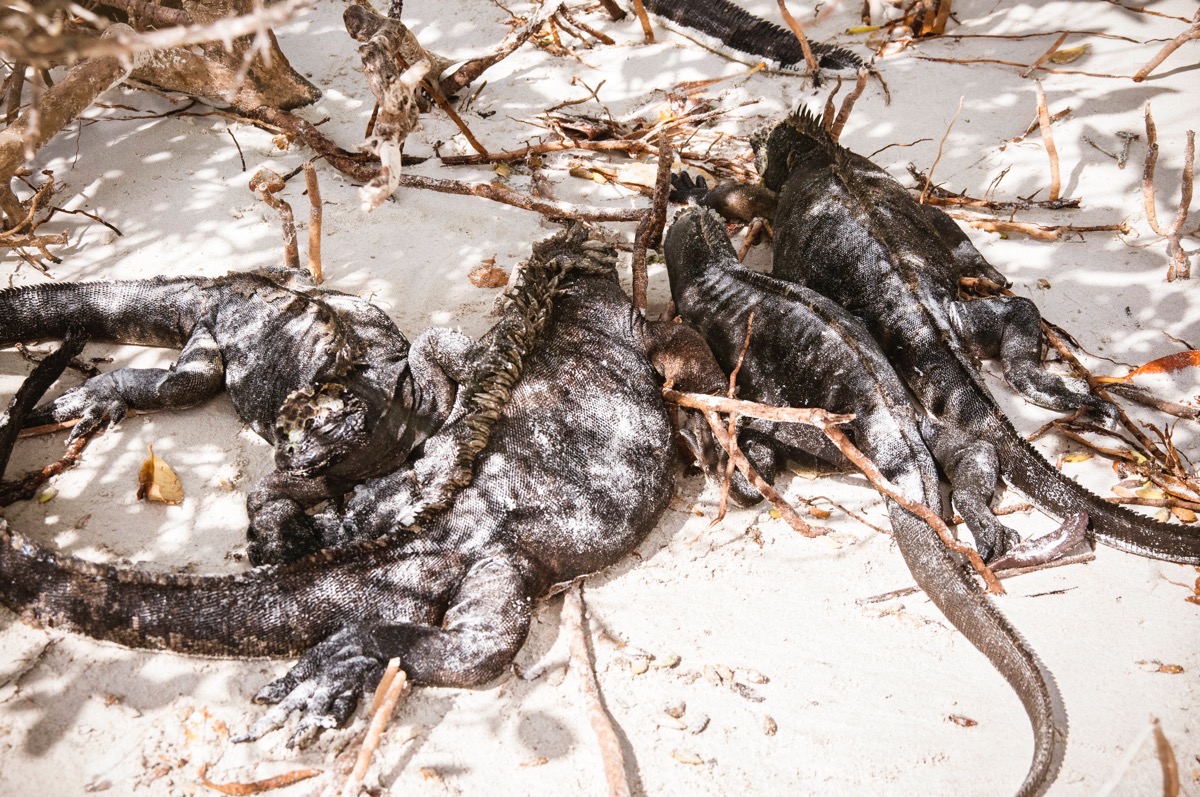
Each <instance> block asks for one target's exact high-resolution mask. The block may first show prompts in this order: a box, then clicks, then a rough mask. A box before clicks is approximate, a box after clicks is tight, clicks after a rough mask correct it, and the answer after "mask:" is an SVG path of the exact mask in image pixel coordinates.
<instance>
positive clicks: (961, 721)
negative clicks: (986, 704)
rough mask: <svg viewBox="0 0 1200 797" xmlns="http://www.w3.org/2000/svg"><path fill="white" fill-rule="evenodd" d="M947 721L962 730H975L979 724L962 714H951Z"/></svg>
mask: <svg viewBox="0 0 1200 797" xmlns="http://www.w3.org/2000/svg"><path fill="white" fill-rule="evenodd" d="M946 719H948V720H950V721H951V722H953V723H954V724H955V725H958V726H959V727H961V728H974V727H975V726H976V725H978V724H979V723H978V722H976V721H975V720H973V719H971V718H970V717H964V716H963V715H962V714H951V715H950V716H948V717H946Z"/></svg>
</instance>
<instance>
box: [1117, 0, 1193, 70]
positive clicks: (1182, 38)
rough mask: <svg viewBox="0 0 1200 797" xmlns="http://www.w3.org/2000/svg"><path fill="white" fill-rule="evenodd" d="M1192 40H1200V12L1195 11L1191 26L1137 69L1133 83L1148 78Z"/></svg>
mask: <svg viewBox="0 0 1200 797" xmlns="http://www.w3.org/2000/svg"><path fill="white" fill-rule="evenodd" d="M1192 39H1200V11H1197V12H1196V15H1195V16H1194V17H1192V24H1191V26H1190V27H1188V29H1187V30H1185V31H1184V32H1183V33H1180V34H1179V35H1178V36H1176V37H1175V38H1174V39H1172V40H1171V41H1169V42H1167V43H1166V44H1165V45H1164V46H1163V48H1162V49H1161V50H1159V51H1158V53H1157V54H1156V55H1155V56H1154V57H1153V58H1151V59H1150V60H1149V61H1148V62H1147V63H1146V65H1145V66H1144V67H1142V68H1141V69H1139V70H1138V71H1137V72H1136V73H1135V74H1134V76H1133V82H1134V83H1141V82H1142V81H1143V80H1145V79H1146V78H1148V77H1149V76H1150V73H1151V72H1153V71H1154V70H1155V69H1158V66H1159V64H1161V63H1162V62H1163V61H1165V60H1167V58H1168V57H1170V55H1171V53H1173V52H1175V51H1176V50H1178V49H1179V48H1180V47H1182V46H1183V45H1184V44H1186V43H1187V42H1189V41H1191V40H1192Z"/></svg>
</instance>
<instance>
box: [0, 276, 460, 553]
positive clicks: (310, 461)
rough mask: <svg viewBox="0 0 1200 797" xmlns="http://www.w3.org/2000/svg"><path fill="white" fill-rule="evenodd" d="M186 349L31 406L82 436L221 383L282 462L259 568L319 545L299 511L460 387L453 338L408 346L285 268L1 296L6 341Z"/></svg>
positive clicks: (257, 497)
mask: <svg viewBox="0 0 1200 797" xmlns="http://www.w3.org/2000/svg"><path fill="white" fill-rule="evenodd" d="M70 326H78V327H79V328H80V329H81V330H82V331H83V332H85V333H86V334H87V335H88V336H90V337H91V338H92V339H93V340H97V341H105V342H114V343H128V344H138V345H146V346H162V347H169V348H178V349H182V350H183V351H182V353H181V354H180V357H179V361H178V363H177V364H176V365H175V367H174V368H173V369H171V370H165V369H134V368H123V369H119V370H116V371H113V372H111V373H107V374H103V375H101V376H98V377H94V378H92V379H89V380H88V381H87V382H85V383H84V384H83V385H81V386H79V387H77V388H74V389H73V390H69V391H67V392H66V393H65V394H63V395H62V396H60V397H59V398H58V399H56V400H54V401H52V402H50V403H48V404H46V405H45V406H43V407H41V408H39V409H38V410H36V411H34V412H33V413H31V414H30V416H29V418H28V419H27V421H26V424H27V425H28V426H37V425H40V424H45V423H55V422H62V421H68V420H74V419H76V418H80V419H82V420H81V421H80V423H79V424H78V425H76V427H75V429H74V431H73V434H72V437H75V436H78V435H79V434H82V433H83V432H85V431H88V430H90V429H94V428H96V427H97V426H98V425H99V424H100V423H101V422H102V421H103V420H104V419H106V418H107V419H108V420H109V421H110V422H111V423H115V422H117V421H119V420H120V419H121V418H122V417H124V415H125V414H126V413H127V412H128V411H129V410H160V409H176V408H182V407H188V406H191V405H193V404H196V403H198V402H200V401H203V400H204V399H206V398H209V397H210V396H212V395H215V394H216V393H217V392H219V391H220V390H221V388H222V387H224V388H226V389H227V390H228V391H229V397H230V399H231V400H232V402H233V405H234V408H235V409H236V410H237V413H238V416H239V417H240V418H241V419H242V420H243V421H244V422H246V423H247V424H249V425H250V427H251V428H252V429H253V430H254V431H255V432H257V433H258V434H259V435H260V436H262V437H263V438H265V439H266V440H268V441H270V442H272V443H273V444H274V445H275V464H276V467H277V469H278V470H277V471H276V473H275V474H272V475H271V476H268V477H267V479H266V480H265V481H264V483H263V484H262V485H261V486H260V487H259V488H258V489H257V490H256V491H255V492H254V493H253V494H252V495H251V499H250V514H251V528H250V539H251V546H250V554H251V559H252V561H254V562H255V563H256V564H257V563H263V562H266V561H275V562H278V561H284V560H287V559H293V558H298V557H299V556H301V555H304V554H305V553H309V552H311V551H313V550H315V549H316V548H315V546H314V543H313V541H312V540H306V539H300V538H297V537H295V536H294V535H293V530H292V529H291V528H290V527H289V526H288V525H287V524H288V521H289V519H290V518H291V517H292V516H293V515H294V514H296V512H298V511H300V510H301V509H302V507H303V506H304V505H311V504H313V503H316V502H318V501H320V500H322V499H324V498H325V497H327V496H329V495H331V494H335V493H337V492H340V491H343V490H345V489H347V488H348V486H349V485H350V484H352V483H354V482H356V481H359V480H361V479H364V478H367V477H371V476H376V475H379V474H382V473H385V472H387V471H388V470H391V469H392V468H394V467H396V466H397V464H398V463H399V462H401V461H403V459H404V458H405V457H406V456H407V455H408V453H409V452H410V451H411V450H412V449H413V448H414V447H415V446H417V445H418V444H419V443H420V442H421V441H422V440H424V439H425V438H426V437H428V436H429V435H430V434H431V433H432V432H433V431H434V430H435V429H437V428H438V426H440V424H441V423H442V421H443V420H444V419H445V417H446V414H447V413H448V412H449V409H450V406H451V404H452V402H453V397H454V387H453V383H452V382H451V381H450V379H449V378H448V377H447V376H446V375H445V374H444V373H443V370H442V369H443V367H446V366H445V363H444V362H443V360H447V359H448V358H445V357H442V358H441V359H438V358H437V356H438V355H440V353H441V352H440V349H444V348H450V346H449V345H447V341H449V343H450V344H452V343H453V340H452V338H453V333H448V332H438V333H434V332H431V333H429V334H427V335H426V336H425V337H423V338H419V339H418V340H417V341H416V344H415V345H414V346H413V348H412V350H411V351H410V347H409V345H408V341H407V340H406V339H405V338H404V336H403V335H402V334H401V333H400V331H399V330H398V329H397V328H396V326H395V324H394V323H392V321H391V319H389V318H388V317H387V315H385V314H384V313H383V311H382V310H380V309H379V308H377V307H375V306H374V305H372V304H370V303H369V302H367V301H364V300H362V299H359V298H357V297H354V296H348V295H346V294H341V293H337V292H335V291H326V290H318V289H316V288H313V287H311V286H310V285H303V284H295V281H293V282H292V283H289V282H287V281H285V280H284V279H282V278H278V276H277V275H276V274H270V275H268V274H251V273H246V274H229V275H227V276H224V277H218V278H215V279H209V278H191V277H183V278H171V279H168V278H158V279H150V280H138V281H130V282H85V283H50V284H42V285H34V286H30V287H22V288H12V289H8V290H4V291H0V345H7V344H12V343H14V342H17V341H26V340H34V339H46V338H61V337H62V336H63V334H64V333H65V332H66V331H67V329H68V327H70Z"/></svg>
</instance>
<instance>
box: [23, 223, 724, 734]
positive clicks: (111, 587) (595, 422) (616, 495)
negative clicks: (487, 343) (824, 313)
mask: <svg viewBox="0 0 1200 797" xmlns="http://www.w3.org/2000/svg"><path fill="white" fill-rule="evenodd" d="M614 260H615V250H614V249H613V248H611V247H610V246H607V245H604V244H601V243H600V242H598V241H593V240H590V239H589V233H588V231H587V230H586V229H584V228H582V227H575V228H573V229H572V230H570V231H567V232H564V233H560V234H558V235H555V236H553V237H551V238H549V239H548V240H546V241H543V242H542V243H540V244H538V245H536V246H535V247H534V251H533V258H532V260H531V267H530V271H529V275H528V276H527V278H526V279H525V281H524V285H525V286H526V287H527V289H529V290H538V289H539V286H544V285H547V284H551V282H550V281H553V284H552V287H553V293H552V294H550V293H547V292H546V291H543V292H542V294H541V295H543V296H551V295H552V298H553V306H552V309H551V307H550V305H549V304H547V303H545V302H535V303H532V304H531V303H526V304H524V305H522V306H517V307H516V308H514V309H511V310H510V311H509V312H510V318H511V319H515V321H516V322H518V323H519V324H532V323H535V322H536V321H537V317H538V316H539V314H546V315H548V317H547V318H546V323H545V329H544V332H543V333H542V334H541V337H540V339H538V340H537V341H535V342H534V344H535V345H533V346H532V350H531V351H530V352H529V353H528V354H527V355H525V356H524V358H523V361H521V362H517V361H514V360H512V359H511V358H504V357H501V358H499V359H498V360H495V361H494V362H493V365H492V366H491V372H490V373H488V374H483V375H478V374H477V375H476V376H477V377H479V378H486V379H488V380H489V383H490V384H491V385H492V387H491V388H490V389H489V390H486V391H482V392H480V391H475V392H474V398H473V399H471V400H469V401H468V400H467V399H465V398H463V396H465V395H466V393H467V392H470V391H463V396H460V401H458V405H459V409H456V410H455V414H454V416H453V417H452V418H451V419H450V420H449V421H447V423H446V424H445V425H444V426H443V428H442V429H441V430H439V431H438V432H437V433H436V434H434V435H433V436H432V437H430V438H429V439H428V440H427V441H426V443H425V456H424V457H423V458H421V459H419V460H417V461H416V462H415V463H412V464H410V465H409V466H407V467H406V468H405V469H404V470H401V471H397V472H395V473H393V474H391V475H389V476H385V477H381V478H379V479H375V480H370V481H368V482H366V483H365V484H364V485H363V486H362V487H360V488H359V490H358V491H357V492H356V493H355V495H354V496H352V497H351V499H350V500H349V502H348V505H347V509H346V516H345V521H344V522H345V524H346V526H347V527H348V528H351V527H352V528H351V536H354V537H357V538H359V539H358V540H357V541H349V542H347V543H346V544H344V545H341V546H340V547H337V548H333V549H329V550H325V551H322V552H321V553H320V554H317V555H314V556H311V557H307V558H305V559H301V560H298V561H294V562H289V563H287V564H283V565H275V566H268V567H259V568H256V569H254V570H251V571H249V572H247V573H243V574H237V575H229V576H189V575H175V574H164V575H158V574H151V573H147V572H145V571H139V570H136V569H132V568H118V567H113V566H109V565H100V564H94V563H89V562H84V561H81V560H79V559H75V558H71V557H65V556H59V555H57V554H55V553H53V552H51V551H48V550H46V549H45V548H43V547H41V546H39V545H37V544H36V543H34V542H33V541H31V540H29V539H28V538H26V537H24V536H23V535H20V534H18V533H17V532H15V531H13V530H11V529H7V528H4V529H0V603H3V604H4V605H6V606H8V607H9V608H11V609H12V610H13V611H16V612H18V613H20V614H21V616H22V617H23V618H25V619H27V620H30V621H33V622H35V623H37V624H41V625H45V626H57V627H61V628H66V629H69V630H73V631H77V632H80V633H84V634H87V635H89V636H93V637H96V638H98V639H104V640H110V641H113V642H117V643H120V644H123V645H128V646H133V647H143V648H154V649H169V650H175V651H179V652H182V653H192V654H203V655H213V656H235V657H244V656H277V657H284V656H296V655H299V656H300V660H299V662H298V663H297V664H296V665H295V666H294V667H292V668H291V669H290V671H289V672H288V673H287V674H286V675H284V676H283V677H282V678H280V679H278V680H277V681H275V682H273V683H271V684H270V685H268V686H267V687H266V688H265V689H263V690H262V692H260V694H259V695H258V699H259V700H261V701H263V702H269V703H277V704H278V706H277V707H276V708H275V709H273V710H272V711H270V712H269V713H268V714H267V715H266V716H265V717H264V718H263V720H262V721H261V722H259V723H256V724H255V726H254V727H253V728H252V729H251V731H250V734H249V736H257V735H260V734H262V733H265V732H266V731H267V730H269V729H270V728H273V727H276V726H277V725H278V724H279V723H280V722H282V721H283V720H284V719H285V718H286V716H287V715H288V714H289V713H290V712H291V711H293V710H300V711H301V712H302V718H301V719H300V721H299V725H298V726H297V730H296V731H295V733H294V734H293V735H292V737H291V741H292V742H303V741H305V740H306V739H308V738H309V737H311V736H312V735H314V734H315V733H316V732H318V731H319V730H320V729H321V728H323V727H329V726H330V725H333V724H336V723H338V722H341V721H343V720H345V719H346V717H347V716H349V714H350V712H351V711H352V710H353V708H354V705H355V703H356V702H357V700H358V697H359V694H360V693H361V692H362V690H363V689H364V688H369V687H371V686H373V685H374V683H375V682H376V681H377V680H378V677H379V675H380V673H381V671H382V668H383V665H384V663H385V662H386V661H388V660H389V659H390V658H392V657H399V658H400V660H401V666H402V667H403V668H404V670H405V671H406V673H407V675H408V677H409V679H410V680H411V681H413V682H415V683H419V684H427V685H446V686H451V685H452V686H471V685H478V684H483V683H485V682H487V681H489V680H491V679H493V678H495V677H496V676H497V675H499V674H500V673H501V671H502V670H503V669H504V668H505V667H507V666H508V664H509V662H510V661H511V660H512V658H513V656H514V654H515V653H516V651H517V650H518V649H519V648H520V646H521V645H522V643H523V641H524V639H525V635H526V632H527V630H528V628H529V622H530V614H531V610H532V605H533V601H534V599H535V598H536V597H538V596H540V595H544V594H546V593H547V591H549V590H550V589H551V588H552V587H553V585H555V584H560V583H562V582H566V581H569V580H571V579H574V578H576V577H578V576H580V575H583V574H586V573H591V572H594V571H596V570H599V569H601V568H604V567H607V566H609V565H611V564H612V563H613V562H615V561H616V560H617V559H619V558H620V557H622V556H624V555H625V554H627V553H628V552H629V551H631V550H632V549H633V548H634V547H635V546H636V545H637V544H638V543H639V542H640V541H641V540H642V538H643V537H644V535H645V534H646V533H647V532H649V530H650V529H651V528H652V527H653V526H654V523H655V521H656V519H657V517H658V515H659V514H660V512H661V511H662V510H663V509H664V508H665V506H666V504H667V500H668V498H669V497H670V495H671V492H672V484H673V464H674V449H673V447H672V434H673V432H672V428H671V424H670V421H669V419H668V416H667V411H666V408H665V406H664V404H663V400H662V396H661V393H660V384H661V379H660V377H659V375H658V373H657V372H656V371H655V369H654V367H653V365H652V363H651V359H650V356H649V354H648V352H651V351H654V350H656V349H657V347H658V345H659V342H660V340H661V339H662V337H663V335H662V334H661V333H662V331H663V330H662V329H661V328H660V327H659V326H656V325H654V324H650V323H648V322H646V321H645V320H644V319H643V318H642V316H641V314H640V313H639V312H638V311H636V310H635V309H634V308H633V306H632V304H631V303H630V302H629V300H628V298H627V297H626V296H625V294H624V293H623V292H622V290H621V288H620V286H619V284H618V282H617V279H616V273H615V269H614V268H613V266H612V264H613V262H614ZM668 331H670V330H668ZM504 340H507V338H505V339H504ZM500 348H501V354H503V347H500ZM710 357H711V355H710ZM487 361H488V360H487V358H485V362H487ZM713 365H714V367H715V363H714V364H713ZM717 378H718V379H719V372H718V376H717ZM468 405H469V406H468ZM484 429H486V433H484V432H483V431H482V430H484ZM472 449H477V450H474V451H472ZM464 452H465V453H466V454H467V455H468V457H469V458H473V459H474V463H473V466H472V467H471V469H470V470H471V474H472V476H473V478H472V479H471V480H469V484H468V483H467V481H468V480H465V479H457V475H458V474H459V472H460V470H461V468H462V466H463V458H462V455H463V453H464ZM428 484H432V485H433V486H432V487H428V486H427V485H428ZM446 488H450V489H446ZM431 493H432V495H431ZM442 499H444V503H446V504H447V505H448V509H447V510H446V511H439V512H432V513H427V512H422V509H423V508H424V507H425V506H426V505H427V504H428V503H434V504H436V503H438V501H439V500H442ZM413 515H420V516H421V525H422V528H421V531H420V533H417V534H407V533H397V530H398V529H400V528H401V527H402V526H403V525H404V523H405V521H406V520H407V519H408V518H409V517H410V516H413ZM0 523H2V521H0ZM381 535H382V536H381Z"/></svg>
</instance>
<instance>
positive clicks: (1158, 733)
mask: <svg viewBox="0 0 1200 797" xmlns="http://www.w3.org/2000/svg"><path fill="white" fill-rule="evenodd" d="M1197 16H1198V17H1200V14H1197ZM1163 57H1164V58H1165V57H1166V56H1163ZM1153 724H1154V750H1155V752H1156V753H1158V763H1159V766H1161V767H1162V775H1163V797H1179V763H1178V762H1177V761H1176V760H1175V750H1174V749H1173V748H1172V747H1171V743H1170V742H1169V741H1167V735H1166V734H1165V733H1163V730H1162V723H1160V722H1159V721H1158V717H1155V718H1154V719H1153Z"/></svg>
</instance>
